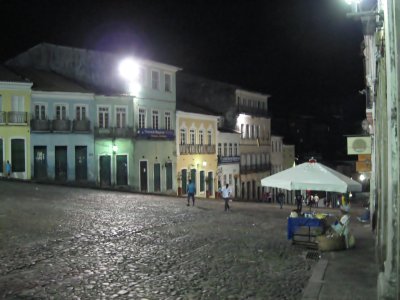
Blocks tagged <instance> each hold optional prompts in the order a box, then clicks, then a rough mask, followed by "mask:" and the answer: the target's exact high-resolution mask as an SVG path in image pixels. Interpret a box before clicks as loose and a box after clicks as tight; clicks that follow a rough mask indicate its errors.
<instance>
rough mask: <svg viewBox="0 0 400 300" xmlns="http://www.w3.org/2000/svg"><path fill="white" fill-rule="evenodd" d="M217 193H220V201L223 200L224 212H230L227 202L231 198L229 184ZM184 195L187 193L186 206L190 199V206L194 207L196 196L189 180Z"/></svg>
mask: <svg viewBox="0 0 400 300" xmlns="http://www.w3.org/2000/svg"><path fill="white" fill-rule="evenodd" d="M218 191H219V192H220V193H221V196H222V199H224V203H225V211H230V210H231V207H230V206H229V201H230V200H231V197H232V190H231V188H230V187H229V184H226V185H225V186H224V187H223V188H220V189H219V190H218ZM186 193H187V206H190V199H192V206H194V202H195V197H194V195H195V194H196V185H195V184H194V182H192V180H190V179H189V184H188V185H187V188H186Z"/></svg>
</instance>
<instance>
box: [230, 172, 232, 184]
mask: <svg viewBox="0 0 400 300" xmlns="http://www.w3.org/2000/svg"><path fill="white" fill-rule="evenodd" d="M229 184H232V174H229Z"/></svg>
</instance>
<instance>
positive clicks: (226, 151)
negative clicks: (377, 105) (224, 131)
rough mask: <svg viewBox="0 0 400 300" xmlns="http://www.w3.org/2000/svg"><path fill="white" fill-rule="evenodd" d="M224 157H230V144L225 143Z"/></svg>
mask: <svg viewBox="0 0 400 300" xmlns="http://www.w3.org/2000/svg"><path fill="white" fill-rule="evenodd" d="M224 156H228V144H227V143H224Z"/></svg>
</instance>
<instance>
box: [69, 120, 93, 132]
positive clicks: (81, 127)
mask: <svg viewBox="0 0 400 300" xmlns="http://www.w3.org/2000/svg"><path fill="white" fill-rule="evenodd" d="M72 131H74V132H90V120H86V119H85V120H73V121H72Z"/></svg>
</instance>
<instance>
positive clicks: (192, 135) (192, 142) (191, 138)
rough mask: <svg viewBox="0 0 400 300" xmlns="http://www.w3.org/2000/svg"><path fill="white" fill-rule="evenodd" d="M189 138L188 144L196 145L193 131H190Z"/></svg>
mask: <svg viewBox="0 0 400 300" xmlns="http://www.w3.org/2000/svg"><path fill="white" fill-rule="evenodd" d="M189 138H190V144H191V145H194V144H195V143H196V136H195V130H194V129H190V131H189Z"/></svg>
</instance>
